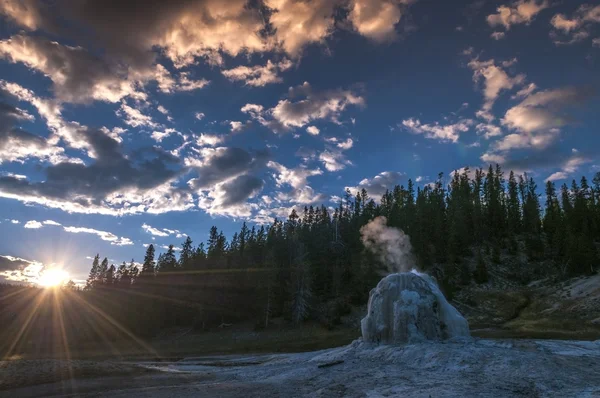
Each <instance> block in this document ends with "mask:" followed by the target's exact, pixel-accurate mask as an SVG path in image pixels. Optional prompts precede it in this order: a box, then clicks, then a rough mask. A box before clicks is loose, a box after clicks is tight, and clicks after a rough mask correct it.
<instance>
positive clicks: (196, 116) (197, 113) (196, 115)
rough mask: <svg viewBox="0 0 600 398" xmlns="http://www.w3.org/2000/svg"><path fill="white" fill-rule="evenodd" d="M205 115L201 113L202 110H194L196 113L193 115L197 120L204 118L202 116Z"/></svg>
mask: <svg viewBox="0 0 600 398" xmlns="http://www.w3.org/2000/svg"><path fill="white" fill-rule="evenodd" d="M205 116H206V115H205V114H204V113H202V112H196V113H195V114H194V117H195V118H196V119H198V120H202V119H204V117H205Z"/></svg>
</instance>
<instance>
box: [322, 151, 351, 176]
mask: <svg viewBox="0 0 600 398" xmlns="http://www.w3.org/2000/svg"><path fill="white" fill-rule="evenodd" d="M319 161H321V162H322V163H323V166H325V169H327V171H340V170H343V169H345V168H346V166H348V165H351V164H352V162H351V161H350V160H348V159H346V157H345V156H344V154H343V153H342V152H341V151H340V150H331V149H326V150H324V151H323V152H321V153H320V154H319Z"/></svg>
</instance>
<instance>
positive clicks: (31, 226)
mask: <svg viewBox="0 0 600 398" xmlns="http://www.w3.org/2000/svg"><path fill="white" fill-rule="evenodd" d="M42 227H43V225H42V223H41V222H39V221H35V220H31V221H27V222H26V223H25V225H24V226H23V228H29V229H38V228H42Z"/></svg>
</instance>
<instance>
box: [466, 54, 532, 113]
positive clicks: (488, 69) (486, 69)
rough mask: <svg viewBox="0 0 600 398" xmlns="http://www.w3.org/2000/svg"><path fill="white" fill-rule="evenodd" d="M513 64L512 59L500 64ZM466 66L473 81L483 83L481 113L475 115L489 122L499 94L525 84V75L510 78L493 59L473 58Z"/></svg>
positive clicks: (514, 60) (506, 65)
mask: <svg viewBox="0 0 600 398" xmlns="http://www.w3.org/2000/svg"><path fill="white" fill-rule="evenodd" d="M515 62H516V59H512V60H510V61H505V62H503V63H501V65H502V66H505V67H508V66H510V65H512V64H514V63H515ZM468 65H469V67H470V68H471V69H472V70H473V81H474V82H475V83H478V82H480V81H481V80H482V79H483V82H484V89H483V96H484V98H485V101H484V104H483V106H482V109H481V111H480V112H478V113H477V115H478V116H479V117H482V118H483V119H486V120H487V121H488V122H491V121H492V120H494V116H493V115H492V114H491V110H492V107H493V105H494V103H495V102H496V99H497V98H498V96H499V95H500V93H501V92H502V91H504V90H511V89H512V88H514V87H516V86H519V85H521V84H523V83H524V82H525V75H524V74H519V75H516V76H514V77H510V76H509V75H508V74H507V73H506V72H505V71H504V69H502V68H501V67H500V66H498V65H496V63H495V61H494V60H493V59H490V60H488V61H479V59H477V58H475V59H472V60H471V61H470V62H469V64H468Z"/></svg>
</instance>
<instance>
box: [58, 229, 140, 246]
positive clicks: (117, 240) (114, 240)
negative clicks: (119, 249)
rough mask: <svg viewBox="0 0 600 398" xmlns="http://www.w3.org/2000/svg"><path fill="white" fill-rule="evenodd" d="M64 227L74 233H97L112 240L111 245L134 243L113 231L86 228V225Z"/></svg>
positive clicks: (104, 238)
mask: <svg viewBox="0 0 600 398" xmlns="http://www.w3.org/2000/svg"><path fill="white" fill-rule="evenodd" d="M63 229H64V230H65V231H66V232H70V233H74V234H79V233H83V234H92V235H97V236H98V237H99V238H100V239H102V240H105V241H107V242H110V244H111V245H115V246H128V245H133V242H132V241H131V239H129V238H124V237H118V236H117V235H115V234H113V233H111V232H106V231H99V230H97V229H93V228H86V227H63Z"/></svg>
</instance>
